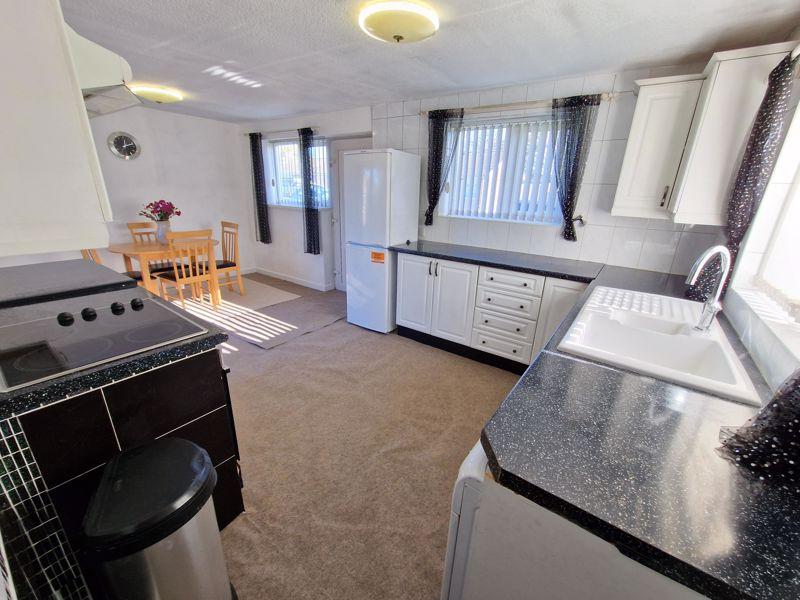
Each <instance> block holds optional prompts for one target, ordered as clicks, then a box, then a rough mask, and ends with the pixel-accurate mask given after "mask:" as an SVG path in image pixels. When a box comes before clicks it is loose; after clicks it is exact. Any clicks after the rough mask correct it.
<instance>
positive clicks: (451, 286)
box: [396, 254, 478, 345]
mask: <svg viewBox="0 0 800 600" xmlns="http://www.w3.org/2000/svg"><path fill="white" fill-rule="evenodd" d="M477 282H478V267H477V266H475V265H470V264H466V263H460V262H454V261H449V260H438V259H433V258H427V257H425V256H417V255H413V254H399V255H398V257H397V316H396V322H397V324H398V325H402V326H404V327H408V328H409V329H414V330H416V331H422V332H423V333H430V334H432V335H435V336H436V337H440V338H443V339H446V340H450V341H453V342H458V343H460V344H465V345H467V344H469V340H470V336H471V334H472V320H473V314H474V311H475V290H476V288H477Z"/></svg>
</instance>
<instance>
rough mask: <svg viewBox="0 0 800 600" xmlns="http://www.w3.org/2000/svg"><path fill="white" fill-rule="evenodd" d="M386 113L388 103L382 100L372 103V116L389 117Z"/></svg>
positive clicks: (378, 117) (374, 117)
mask: <svg viewBox="0 0 800 600" xmlns="http://www.w3.org/2000/svg"><path fill="white" fill-rule="evenodd" d="M387 116H388V115H387V113H386V103H385V102H382V103H380V104H373V105H372V118H373V119H385V118H386V117H387Z"/></svg>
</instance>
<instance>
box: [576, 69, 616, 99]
mask: <svg viewBox="0 0 800 600" xmlns="http://www.w3.org/2000/svg"><path fill="white" fill-rule="evenodd" d="M613 89H614V73H598V74H596V75H588V76H587V77H586V78H584V80H583V90H582V93H584V94H603V93H605V92H610V91H612V90H613Z"/></svg>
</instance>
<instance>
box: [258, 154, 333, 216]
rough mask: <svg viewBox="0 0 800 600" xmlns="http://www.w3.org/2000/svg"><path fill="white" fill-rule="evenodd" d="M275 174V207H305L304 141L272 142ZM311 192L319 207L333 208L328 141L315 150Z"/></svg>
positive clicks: (315, 203) (312, 155) (315, 204)
mask: <svg viewBox="0 0 800 600" xmlns="http://www.w3.org/2000/svg"><path fill="white" fill-rule="evenodd" d="M271 144H272V156H273V160H274V164H275V167H274V174H275V191H276V193H275V202H274V203H275V204H277V205H280V206H295V207H297V208H303V206H304V200H303V174H302V167H301V164H300V142H298V141H297V140H278V141H274V142H271ZM311 160H312V162H313V163H314V164H313V168H312V169H311V170H312V180H311V192H312V196H313V200H314V206H315V208H330V206H331V204H330V193H329V189H328V188H329V186H328V146H327V144H326V143H325V142H324V141H320V142H319V143H315V145H314V146H312V147H311Z"/></svg>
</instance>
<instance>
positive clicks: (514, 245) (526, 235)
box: [506, 223, 532, 252]
mask: <svg viewBox="0 0 800 600" xmlns="http://www.w3.org/2000/svg"><path fill="white" fill-rule="evenodd" d="M531 229H532V228H531V226H530V225H528V224H527V223H509V225H508V243H507V245H506V250H508V251H510V252H528V251H529V250H530V247H531Z"/></svg>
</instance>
